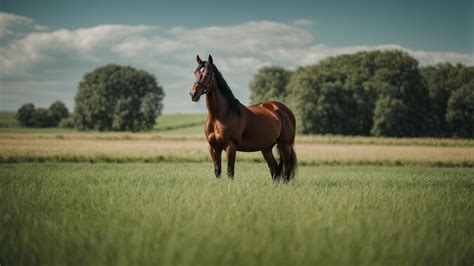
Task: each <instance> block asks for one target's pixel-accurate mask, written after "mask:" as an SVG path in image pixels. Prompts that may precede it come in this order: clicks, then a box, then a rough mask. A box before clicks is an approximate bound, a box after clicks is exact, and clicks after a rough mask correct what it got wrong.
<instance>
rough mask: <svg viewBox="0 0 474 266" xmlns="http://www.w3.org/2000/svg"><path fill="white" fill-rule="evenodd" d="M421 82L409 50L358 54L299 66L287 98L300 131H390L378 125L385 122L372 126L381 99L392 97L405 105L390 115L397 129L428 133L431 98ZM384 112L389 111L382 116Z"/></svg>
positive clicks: (351, 133)
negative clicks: (402, 113)
mask: <svg viewBox="0 0 474 266" xmlns="http://www.w3.org/2000/svg"><path fill="white" fill-rule="evenodd" d="M422 81H423V79H422V77H421V75H420V72H419V69H418V62H417V61H416V60H415V59H414V58H412V57H410V56H409V55H408V54H406V53H405V52H402V51H397V50H394V51H373V52H360V53H356V54H350V55H341V56H337V57H333V58H328V59H326V60H323V61H322V62H320V63H319V64H318V65H314V66H309V67H305V68H300V69H298V70H297V71H296V72H295V73H294V74H293V75H292V77H291V79H290V82H289V84H288V102H289V103H290V105H291V107H292V108H293V110H294V111H295V113H296V116H297V119H298V121H299V124H298V130H299V131H300V132H302V133H323V134H350V135H370V134H371V133H375V132H378V133H377V134H383V135H385V134H389V133H387V131H386V129H382V128H381V129H380V130H379V129H378V128H377V127H378V126H379V125H383V123H382V124H380V123H376V124H374V111H375V106H376V102H377V101H378V100H379V99H381V98H390V99H393V100H390V102H396V103H398V102H401V103H402V105H403V106H405V107H406V113H405V115H403V116H400V115H398V116H395V115H393V116H390V119H396V121H390V123H389V124H390V125H396V126H398V127H399V129H396V130H395V129H394V130H395V131H397V132H403V134H404V135H406V136H422V135H427V134H429V132H430V122H429V120H428V119H427V117H430V101H429V98H428V96H427V95H428V92H427V89H426V87H425V86H424V84H423V82H422ZM395 100H396V101H395ZM386 101H388V100H386ZM385 106H391V105H387V104H382V103H381V104H380V107H379V109H380V108H384V107H385ZM385 113H387V114H388V113H390V112H389V111H387V112H383V111H380V112H379V116H380V115H381V114H385ZM376 120H377V121H379V120H380V117H377V119H376ZM387 122H388V121H387ZM402 129H403V130H402Z"/></svg>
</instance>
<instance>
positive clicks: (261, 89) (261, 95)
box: [250, 66, 291, 103]
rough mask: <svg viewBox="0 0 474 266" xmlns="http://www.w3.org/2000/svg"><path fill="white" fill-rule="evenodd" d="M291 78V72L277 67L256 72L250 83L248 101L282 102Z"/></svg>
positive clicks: (263, 68)
mask: <svg viewBox="0 0 474 266" xmlns="http://www.w3.org/2000/svg"><path fill="white" fill-rule="evenodd" d="M290 77H291V71H289V70H286V69H284V68H282V67H278V66H266V67H262V68H260V69H259V70H258V72H257V74H255V76H254V77H253V79H252V81H251V82H250V101H251V102H252V103H259V102H263V101H269V100H274V101H284V99H285V97H286V85H287V84H288V81H289V80H290Z"/></svg>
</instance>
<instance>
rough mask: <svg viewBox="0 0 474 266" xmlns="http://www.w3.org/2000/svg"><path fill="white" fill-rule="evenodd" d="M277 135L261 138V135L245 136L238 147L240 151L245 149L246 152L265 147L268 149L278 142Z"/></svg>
mask: <svg viewBox="0 0 474 266" xmlns="http://www.w3.org/2000/svg"><path fill="white" fill-rule="evenodd" d="M276 139H277V138H276V137H275V138H268V137H264V138H259V137H253V138H250V137H245V136H244V137H243V138H242V139H241V141H240V143H239V146H238V147H237V150H238V151H244V152H252V151H261V150H264V149H268V148H270V147H272V146H273V145H274V144H275V142H276Z"/></svg>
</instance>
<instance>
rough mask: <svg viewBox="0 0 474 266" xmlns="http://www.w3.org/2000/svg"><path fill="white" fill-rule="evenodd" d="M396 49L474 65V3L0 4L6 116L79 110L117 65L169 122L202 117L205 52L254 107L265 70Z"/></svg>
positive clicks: (109, 0)
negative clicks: (91, 86)
mask: <svg viewBox="0 0 474 266" xmlns="http://www.w3.org/2000/svg"><path fill="white" fill-rule="evenodd" d="M386 49H400V50H403V51H406V52H407V53H409V54H410V55H412V56H413V57H415V58H416V59H418V61H419V62H420V65H432V64H437V63H442V62H449V63H453V64H456V63H462V64H465V65H474V1H464V0H453V1H440V0H432V1H428V0H412V1H407V0H398V1H396V0H385V1H383V0H379V1H374V0H371V1H368V0H365V1H349V0H333V1H329V0H325V1H317V0H315V1H297V0H296V1H281V0H277V1H267V0H263V1H250V0H242V1H225V0H222V1H209V0H201V1H197V0H188V1H184V0H176V1H160V0H158V1H152V0H137V1H124V0H116V1H113V0H98V1H86V0H82V1H76V0H72V1H66V0H62V1H61V0H42V1H36V0H0V110H6V111H13V110H17V109H18V108H19V107H20V106H21V105H22V104H24V103H29V102H32V103H34V104H35V105H36V106H38V107H47V106H49V105H50V104H51V103H52V102H54V101H55V100H61V101H63V102H65V103H66V105H67V106H68V107H69V109H70V110H73V108H74V96H75V95H76V93H77V86H78V83H79V81H80V80H81V79H82V77H83V75H84V74H85V73H87V72H91V71H93V70H94V69H95V68H97V67H99V66H102V65H105V64H109V63H116V64H123V65H131V66H133V67H136V68H139V69H143V70H146V71H148V72H149V73H151V74H153V75H154V76H155V77H156V78H157V80H158V83H159V84H160V85H161V86H162V87H163V89H164V91H165V94H166V96H165V99H164V102H163V103H164V110H163V112H164V113H202V112H206V109H205V104H204V102H203V101H202V100H201V101H200V102H198V103H194V102H192V101H191V99H190V97H189V94H188V93H189V90H190V89H191V85H192V83H193V81H194V76H193V75H192V72H193V70H194V69H195V67H196V60H195V57H196V54H200V55H201V57H202V58H207V55H208V54H212V56H213V59H214V63H215V64H216V66H217V67H218V68H219V69H220V71H221V72H222V74H223V76H224V78H225V79H226V80H227V82H228V84H229V85H230V87H231V88H232V89H233V91H234V94H235V95H236V97H237V98H239V99H240V100H241V102H242V103H248V100H249V95H250V91H249V82H250V80H251V79H252V77H253V75H254V74H255V73H256V71H257V70H258V69H259V68H260V67H262V66H267V65H279V66H283V67H286V68H289V69H295V68H297V67H299V66H305V65H311V64H316V63H318V62H319V61H320V60H322V59H325V58H327V57H329V56H336V55H339V54H346V53H355V52H358V51H363V50H386Z"/></svg>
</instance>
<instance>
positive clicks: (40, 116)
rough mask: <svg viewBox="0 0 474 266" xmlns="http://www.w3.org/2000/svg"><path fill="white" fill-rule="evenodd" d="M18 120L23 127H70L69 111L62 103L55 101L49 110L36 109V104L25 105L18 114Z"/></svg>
mask: <svg viewBox="0 0 474 266" xmlns="http://www.w3.org/2000/svg"><path fill="white" fill-rule="evenodd" d="M15 117H16V120H17V121H18V124H20V126H22V127H57V126H59V125H60V124H61V126H63V127H68V126H67V125H68V123H69V121H68V120H69V119H68V117H69V110H68V109H67V107H66V105H65V104H64V103H63V102H61V101H55V102H54V103H52V104H51V105H50V106H49V108H36V107H35V105H34V104H32V103H27V104H24V105H22V106H21V107H20V109H18V111H17V112H16V115H15Z"/></svg>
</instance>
